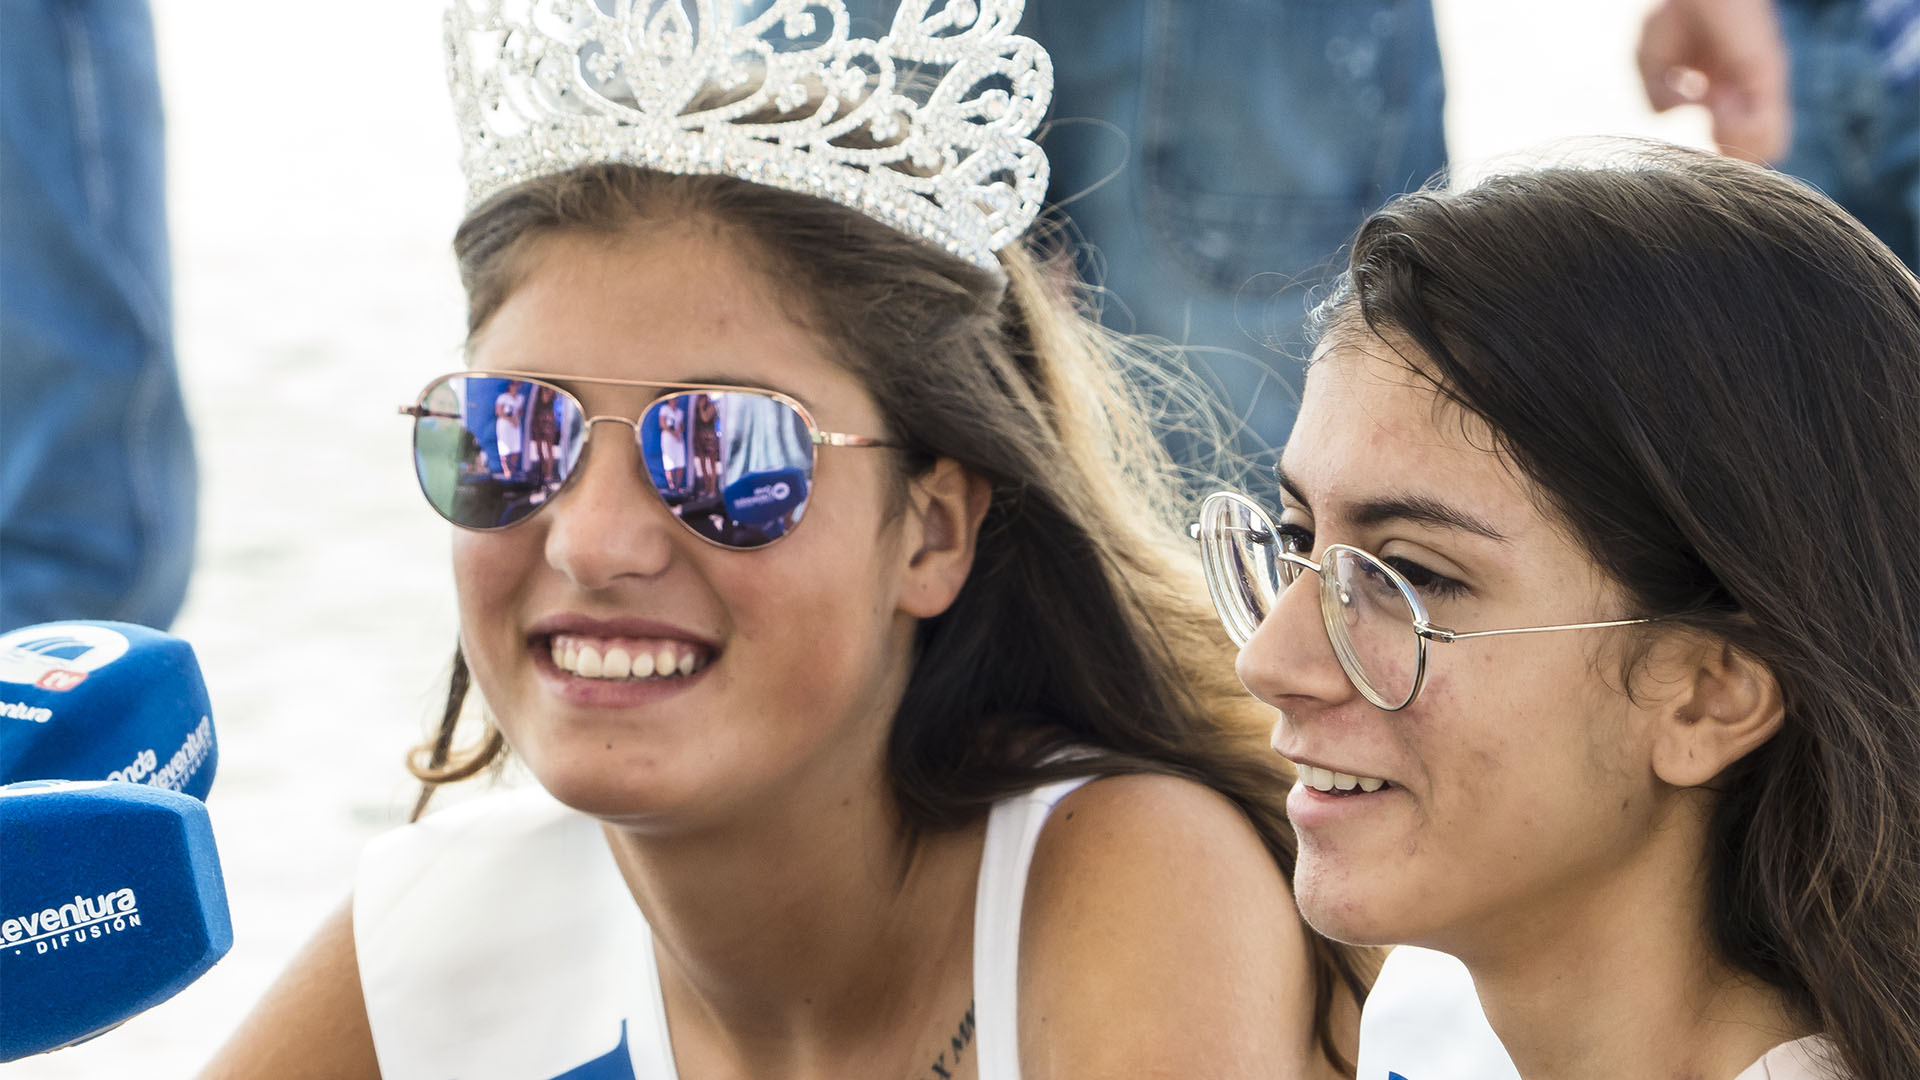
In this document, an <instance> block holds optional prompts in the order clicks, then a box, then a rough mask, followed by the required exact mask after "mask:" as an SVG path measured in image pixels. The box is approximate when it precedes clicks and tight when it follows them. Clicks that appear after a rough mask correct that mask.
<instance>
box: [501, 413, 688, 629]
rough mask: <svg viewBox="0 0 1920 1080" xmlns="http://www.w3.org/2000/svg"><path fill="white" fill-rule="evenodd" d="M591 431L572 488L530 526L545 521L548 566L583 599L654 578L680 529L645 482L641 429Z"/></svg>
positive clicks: (615, 421)
mask: <svg viewBox="0 0 1920 1080" xmlns="http://www.w3.org/2000/svg"><path fill="white" fill-rule="evenodd" d="M602 421H610V423H608V424H605V425H602V423H601V422H602ZM588 424H589V425H590V431H589V434H588V436H587V448H586V451H585V452H584V453H583V454H582V455H581V461H580V462H579V464H578V465H577V466H576V470H577V471H576V474H575V475H574V477H573V481H572V483H570V484H568V485H567V488H566V490H565V491H563V492H561V493H560V495H559V496H558V497H557V498H556V499H555V500H554V503H553V505H552V506H550V507H548V508H547V511H546V513H544V514H540V515H538V516H537V517H536V518H535V520H540V519H545V520H546V526H547V535H546V543H545V554H546V559H547V563H548V564H549V565H551V566H552V567H553V568H554V569H556V570H558V571H560V572H561V573H563V574H565V575H566V576H567V577H568V578H569V579H570V580H572V581H573V582H574V584H576V585H578V586H580V587H581V588H582V589H586V590H588V591H593V590H598V589H605V588H608V587H610V586H612V585H613V584H615V583H616V582H618V581H619V580H620V579H622V578H627V577H642V578H645V577H655V576H658V575H659V574H662V573H664V572H665V571H666V569H667V567H668V565H669V564H671V563H672V561H673V550H674V548H673V539H674V531H675V530H679V529H681V528H682V527H681V525H680V524H679V522H677V521H674V520H672V518H673V515H672V514H671V513H670V512H669V511H668V510H667V508H666V506H665V504H663V503H662V502H661V501H660V496H659V494H658V493H657V492H655V491H654V490H653V483H652V481H651V480H650V479H649V477H648V476H647V473H646V465H645V463H644V462H642V461H641V459H640V440H639V438H638V436H639V426H638V425H637V424H635V423H634V422H633V421H631V420H628V419H625V418H623V417H618V416H612V417H594V418H593V419H591V420H589V421H588Z"/></svg>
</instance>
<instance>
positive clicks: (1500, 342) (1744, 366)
mask: <svg viewBox="0 0 1920 1080" xmlns="http://www.w3.org/2000/svg"><path fill="white" fill-rule="evenodd" d="M1323 310H1324V312H1325V316H1324V317H1325V319H1326V325H1327V326H1328V328H1329V329H1330V331H1331V332H1336V333H1337V332H1340V328H1341V327H1343V326H1348V325H1358V324H1356V323H1354V321H1353V320H1354V317H1355V316H1356V315H1357V316H1358V319H1359V320H1360V321H1361V322H1363V323H1364V325H1365V327H1366V328H1368V329H1369V330H1371V331H1372V332H1374V333H1376V334H1382V335H1387V334H1391V335H1393V336H1394V337H1395V338H1397V339H1398V340H1402V341H1407V342H1410V343H1411V344H1412V345H1414V346H1416V347H1417V349H1418V350H1419V353H1420V354H1421V364H1419V365H1415V369H1416V370H1422V369H1423V368H1430V370H1429V371H1427V374H1428V377H1429V378H1432V379H1434V380H1435V382H1436V383H1437V384H1438V386H1439V387H1440V389H1441V391H1442V392H1443V393H1444V394H1446V395H1448V396H1449V397H1451V398H1453V399H1454V400H1456V401H1458V402H1459V403H1461V404H1462V405H1464V406H1465V407H1466V408H1467V409H1469V410H1471V411H1472V412H1473V413H1475V414H1477V415H1479V416H1480V417H1481V418H1483V419H1485V420H1486V421H1487V423H1488V424H1489V425H1491V427H1492V429H1493V431H1494V433H1495V437H1496V439H1497V440H1498V442H1499V448H1500V450H1501V451H1502V452H1503V453H1505V454H1506V455H1508V456H1509V457H1510V458H1511V459H1512V460H1513V461H1514V462H1515V463H1517V464H1518V466H1519V467H1520V468H1521V469H1522V470H1523V471H1524V473H1525V475H1527V476H1528V477H1529V478H1530V479H1531V480H1532V481H1533V482H1534V483H1535V484H1536V485H1538V487H1539V489H1540V490H1541V491H1542V492H1543V493H1544V495H1545V496H1546V498H1547V499H1548V500H1549V501H1550V502H1551V504H1552V506H1553V508H1554V509H1556V510H1557V511H1558V513H1559V514H1560V515H1561V516H1563V517H1564V519H1565V521H1566V522H1567V523H1568V525H1569V526H1570V527H1571V529H1572V531H1573V533H1574V534H1575V535H1576V536H1578V537H1579V538H1580V539H1581V540H1582V541H1583V542H1584V544H1585V546H1586V549H1587V551H1588V552H1589V553H1590V554H1591V555H1592V557H1593V558H1594V559H1595V560H1596V561H1597V562H1598V563H1599V564H1600V565H1601V566H1602V567H1603V568H1604V569H1605V570H1606V571H1607V572H1608V573H1609V574H1610V575H1611V576H1612V577H1613V579H1614V580H1615V581H1617V582H1618V583H1619V584H1620V585H1621V586H1622V587H1623V588H1624V589H1625V591H1626V594H1627V595H1628V597H1629V598H1630V602H1631V603H1632V604H1633V605H1635V606H1636V607H1637V608H1638V610H1639V613H1640V614H1645V615H1658V616H1661V617H1663V618H1664V619H1666V620H1669V621H1671V622H1675V623H1680V624H1683V625H1685V626H1689V627H1692V628H1696V629H1699V630H1702V631H1705V632H1707V633H1710V634H1713V635H1717V636H1718V637H1719V638H1720V639H1722V640H1724V641H1726V642H1728V643H1730V644H1731V645H1733V646H1734V647H1735V648H1737V649H1740V650H1742V651H1744V652H1745V653H1747V654H1749V655H1750V656H1753V657H1755V658H1757V659H1759V660H1760V661H1762V662H1764V663H1765V664H1766V665H1767V666H1768V667H1769V668H1770V669H1771V670H1772V671H1773V673H1774V675H1775V677H1776V678H1777V679H1778V680H1779V683H1780V686H1781V689H1782V691H1783V694H1784V699H1785V703H1786V720H1785V724H1784V726H1783V727H1782V729H1781V730H1780V732H1779V733H1778V734H1777V735H1775V736H1774V737H1773V738H1772V739H1771V740H1770V741H1769V742H1768V743H1767V744H1766V745H1764V746H1763V747H1761V748H1760V749H1758V750H1756V751H1754V752H1753V753H1751V754H1749V755H1747V756H1746V757H1745V758H1744V759H1742V760H1741V761H1739V762H1738V763H1736V764H1735V765H1733V766H1731V767H1730V768H1729V769H1727V770H1726V771H1725V773H1724V774H1723V775H1722V776H1720V777H1719V778H1718V779H1717V781H1716V784H1715V787H1716V789H1717V791H1718V801H1717V803H1716V807H1715V811H1714V816H1713V818H1712V821H1711V823H1710V834H1709V848H1708V850H1707V851H1705V852H1703V853H1702V856H1703V859H1704V861H1705V865H1706V868H1707V876H1708V882H1709V885H1708V888H1709V896H1708V897H1707V901H1708V906H1709V910H1710V912H1711V919H1712V933H1713V935H1714V938H1715V942H1716V944H1717V946H1718V948H1719V950H1720V951H1721V952H1722V953H1723V954H1724V956H1725V957H1726V959H1727V960H1729V961H1731V962H1732V963H1733V964H1734V965H1736V966H1737V967H1739V968H1741V969H1744V970H1745V971H1747V972H1750V973H1752V974H1753V975H1756V976H1758V977H1759V978H1761V979H1763V980H1765V981H1766V982H1767V983H1769V984H1771V985H1773V986H1775V987H1777V988H1778V989H1779V990H1780V991H1781V993H1782V994H1783V995H1784V997H1785V999H1786V1001H1787V1002H1788V1004H1789V1006H1790V1007H1791V1008H1792V1009H1793V1010H1794V1011H1795V1012H1796V1013H1797V1014H1798V1016H1799V1018H1800V1019H1801V1020H1802V1021H1803V1022H1804V1023H1806V1024H1807V1025H1808V1026H1810V1027H1811V1028H1813V1029H1815V1030H1818V1031H1821V1032H1824V1033H1825V1034H1826V1035H1827V1036H1828V1037H1829V1038H1830V1039H1832V1040H1833V1042H1834V1043H1835V1044H1836V1046H1837V1047H1838V1049H1839V1053H1840V1056H1841V1058H1842V1059H1843V1061H1844V1064H1845V1066H1846V1068H1847V1070H1848V1071H1849V1072H1850V1074H1851V1075H1852V1076H1854V1077H1857V1078H1859V1080H1911V1078H1913V1077H1916V1076H1920V555H1917V554H1916V551H1915V549H1914V544H1915V542H1916V540H1920V282H1916V281H1915V280H1914V277H1913V275H1912V274H1911V273H1909V272H1908V271H1907V269H1906V268H1905V267H1904V266H1903V265H1901V263H1900V262H1899V261H1898V259H1896V258H1895V256H1894V255H1893V254H1892V253H1891V252H1890V251H1888V250H1887V249H1886V247H1885V246H1884V245H1882V244H1881V243H1880V242H1878V241H1877V240H1875V239H1874V238H1873V237H1872V236H1871V235H1870V234H1869V233H1868V232H1867V231H1866V230H1865V229H1863V228H1862V227H1861V226H1860V225H1858V224H1857V223H1855V222H1854V221H1853V220H1852V219H1850V218H1848V217H1847V216H1846V214H1845V213H1843V212H1842V211H1841V210H1840V209H1839V208H1838V207H1836V206H1835V205H1834V204H1833V203H1831V202H1829V201H1828V200H1826V199H1825V198H1823V197H1821V196H1820V195H1819V194H1817V193H1815V192H1813V191H1811V190H1809V189H1807V188H1805V187H1802V186H1801V185H1799V184H1798V183H1796V182H1794V181H1792V180H1790V179H1787V178H1785V177H1783V176H1780V175H1779V174H1776V173H1771V172H1768V171H1765V170H1763V169H1760V168H1757V167H1753V166H1749V165H1745V164H1742V163H1740V162H1736V161H1732V160H1729V159H1726V158H1719V157H1713V156H1711V155H1707V154H1702V153H1696V152H1691V151H1682V150H1668V149H1656V148H1652V147H1642V148H1638V149H1636V150H1635V151H1634V152H1633V153H1632V154H1631V155H1629V156H1627V157H1626V158H1623V159H1622V160H1620V161H1618V162H1616V163H1614V164H1612V165H1608V166H1602V167H1591V168H1548V169H1543V170H1539V171H1533V172H1526V173H1520V174H1516V175H1509V176H1501V177H1496V178H1493V179H1490V180H1487V181H1484V182H1482V183H1480V184H1479V185H1477V186H1475V187H1472V188H1471V189H1468V190H1465V191H1461V192H1458V193H1448V192H1444V191H1426V192H1421V193H1418V194H1415V195H1412V196H1409V197H1406V198H1404V199H1401V200H1398V201H1396V202H1395V203H1394V204H1392V205H1390V206H1389V207H1388V208H1387V209H1385V210H1383V211H1382V212H1380V213H1378V214H1376V215H1375V216H1374V217H1373V218H1372V219H1370V220H1369V221H1368V222H1367V223H1366V225H1365V226H1364V227H1363V228H1362V229H1361V231H1360V233H1359V235H1358V237H1357V239H1356V242H1355V245H1354V250H1353V253H1352V258H1351V261H1350V269H1349V273H1348V276H1347V277H1346V279H1345V280H1344V282H1343V284H1342V285H1341V286H1340V287H1339V288H1338V289H1337V290H1336V292H1335V294H1334V296H1333V297H1332V298H1331V299H1330V301H1329V303H1328V304H1327V305H1326V306H1325V308H1324V309H1323Z"/></svg>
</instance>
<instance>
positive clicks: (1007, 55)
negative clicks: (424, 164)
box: [446, 0, 1053, 273]
mask: <svg viewBox="0 0 1920 1080" xmlns="http://www.w3.org/2000/svg"><path fill="white" fill-rule="evenodd" d="M1024 6H1025V0H944V2H939V0H902V2H901V3H900V5H899V9H898V10H897V11H896V12H895V14H894V17H893V26H892V28H891V29H889V30H888V31H887V32H886V33H885V34H883V35H881V36H880V37H878V38H874V39H871V40H869V39H865V38H855V37H850V36H849V35H848V23H849V18H848V15H847V10H846V5H845V4H844V2H843V0H756V2H754V3H750V4H737V3H735V2H734V0H453V3H452V7H451V8H449V10H448V11H447V16H446V34H447V58H448V79H449V82H450V83H451V85H452V90H453V105H454V113H455V116H456V118H457V119H458V121H459V124H460V132H461V141H462V148H461V168H462V169H463V170H464V171H465V173H466V177H467V205H468V208H469V209H471V208H472V207H474V206H477V205H478V204H479V203H480V202H482V201H484V200H485V199H487V198H489V197H491V196H493V195H495V194H497V193H498V192H500V191H502V190H505V189H506V188H508V187H511V186H513V185H515V184H518V183H521V182H523V181H526V180H531V179H534V178H535V177H540V176H547V175H551V174H553V173H558V172H564V171H566V170H568V169H572V168H576V167H578V166H581V165H589V164H594V163H599V162H620V163H625V164H629V165H636V166H640V167H643V168H648V169H657V170H660V171H663V172H670V173H682V174H716V175H726V176H735V177H739V178H740V179H742V180H750V181H753V182H754V183H759V184H767V185H770V186H772V187H777V188H783V189H785V190H788V191H794V192H799V193H801V194H805V195H814V196H818V197H820V198H823V199H830V200H832V201H834V202H836V203H840V204H842V205H844V206H847V207H850V208H852V209H854V210H858V211H860V212H861V213H863V214H867V215H868V216H870V217H873V218H875V219H877V220H879V221H881V222H884V223H886V224H888V225H891V226H893V227H894V228H896V229H899V230H901V231H902V232H905V233H908V234H911V235H913V236H915V237H919V238H922V239H925V240H928V241H931V242H932V243H934V244H936V245H938V246H940V247H942V248H944V249H946V250H947V251H950V252H952V253H953V254H955V255H958V256H960V257H961V258H963V259H966V260H968V261H969V262H972V263H974V264H975V265H978V266H980V267H983V268H985V269H987V270H991V271H994V272H995V273H998V272H999V270H1000V265H999V262H998V260H996V259H995V258H994V255H993V253H994V252H995V251H997V250H999V249H1000V248H1001V247H1002V246H1004V245H1006V244H1007V243H1008V242H1009V241H1011V240H1013V239H1014V238H1015V237H1017V236H1019V235H1020V234H1021V233H1022V232H1024V231H1025V230H1026V228H1027V226H1028V225H1029V224H1031V223H1032V222H1033V219H1034V216H1035V215H1036V214H1038V213H1039V210H1040V201H1041V199H1042V197H1043V196H1044V195H1045V193H1046V188H1047V158H1046V154H1045V153H1043V152H1042V151H1041V149H1040V147H1039V145H1038V144H1036V143H1035V142H1034V141H1033V139H1032V137H1031V136H1032V133H1033V130H1034V128H1035V127H1037V126H1038V125H1039V123H1040V118H1041V116H1042V115H1043V114H1044V113H1045V112H1046V109H1047V102H1048V100H1049V99H1050V98H1051V97H1052V96H1053V64H1052V62H1051V61H1050V60H1049V59H1048V58H1047V54H1046V51H1045V50H1044V49H1042V48H1041V47H1040V46H1039V45H1038V44H1037V43H1035V42H1034V41H1032V40H1031V39H1028V38H1024V37H1019V36H1017V35H1016V34H1014V32H1013V31H1014V28H1015V27H1016V26H1017V25H1018V24H1019V22H1020V13H1021V10H1022V8H1023V7H1024ZM742 8H744V9H746V10H744V11H743V10H741V9H742ZM935 8H937V10H934V9H935Z"/></svg>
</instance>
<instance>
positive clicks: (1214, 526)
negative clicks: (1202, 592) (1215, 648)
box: [1187, 491, 1655, 712]
mask: <svg viewBox="0 0 1920 1080" xmlns="http://www.w3.org/2000/svg"><path fill="white" fill-rule="evenodd" d="M1187 531H1188V533H1189V535H1191V536H1192V537H1193V538H1194V539H1196V540H1198V541H1200V561H1201V563H1202V565H1203V566H1204V568H1205V570H1206V576H1207V591H1208V592H1209V593H1211V594H1212V596H1213V606H1214V610H1215V611H1217V612H1219V614H1220V621H1221V623H1223V624H1224V625H1225V626H1226V628H1227V633H1228V635H1229V636H1231V637H1232V638H1233V641H1234V644H1236V645H1245V644H1246V643H1247V642H1248V640H1250V639H1251V638H1252V637H1253V634H1254V631H1256V630H1258V629H1259V628H1260V624H1261V622H1263V621H1264V620H1265V619H1266V617H1267V614H1268V613H1269V612H1271V611H1272V610H1273V605H1274V602H1275V601H1276V600H1277V599H1278V598H1279V595H1280V593H1281V591H1282V590H1283V589H1285V588H1286V587H1287V586H1289V585H1292V584H1293V583H1294V581H1295V580H1297V579H1298V578H1299V577H1300V575H1301V574H1302V573H1303V572H1305V571H1308V570H1311V571H1313V572H1314V573H1315V574H1318V575H1319V576H1320V621H1321V623H1322V624H1324V625H1325V627H1326V631H1327V640H1328V641H1329V642H1331V643H1332V645H1333V654H1334V656H1335V657H1336V658H1337V659H1338V660H1339V661H1340V667H1341V669H1342V670H1344V671H1345V672H1346V673H1347V679H1348V681H1349V682H1351V683H1353V687H1354V689H1356V690H1358V691H1360V694H1361V696H1363V697H1365V698H1366V699H1367V700H1368V701H1370V702H1372V703H1373V704H1374V705H1375V706H1376V707H1378V708H1381V709H1384V710H1386V711H1387V712H1398V711H1399V710H1401V709H1404V708H1406V707H1407V706H1408V705H1411V704H1412V703H1413V699H1414V698H1415V697H1416V696H1417V695H1418V694H1419V693H1420V687H1421V685H1422V684H1424V683H1425V682H1426V677H1427V643H1428V642H1429V641H1438V642H1441V643H1443V644H1445V643H1451V642H1455V641H1465V640H1468V639H1469V638H1483V637H1495V636H1498V635H1502V634H1541V633H1547V632H1549V631H1554V630H1598V629H1601V628H1604V627H1609V626H1632V625H1634V624H1636V623H1645V622H1653V621H1655V620H1654V619H1651V618H1641V619H1612V620H1608V621H1606V622H1584V623H1565V624H1562V625H1558V626H1515V627H1508V628H1505V629H1501V630H1470V631H1468V630H1452V629H1448V628H1447V627H1444V626H1435V625H1434V624H1433V621H1432V620H1431V619H1429V618H1428V617H1427V607H1426V604H1425V603H1423V602H1422V601H1421V599H1420V596H1419V594H1418V593H1416V592H1415V591H1414V588H1413V586H1412V585H1411V584H1410V583H1409V582H1408V581H1407V579H1406V577H1405V576H1403V575H1402V574H1401V573H1400V572H1399V571H1398V570H1395V569H1394V568H1393V567H1391V566H1389V565H1387V564H1386V563H1385V562H1382V561H1381V560H1380V559H1379V558H1377V557H1376V556H1374V555H1372V554H1370V553H1369V552H1366V551H1362V550H1361V549H1359V548H1357V547H1353V546H1352V545H1349V544H1328V545H1327V547H1326V549H1325V551H1324V552H1323V553H1322V554H1321V556H1320V561H1319V562H1314V561H1313V560H1312V559H1310V558H1308V557H1307V556H1305V555H1302V554H1300V553H1299V552H1296V551H1288V550H1287V549H1286V544H1285V542H1284V540H1283V539H1282V537H1281V535H1280V533H1279V530H1277V529H1276V528H1275V527H1274V524H1273V521H1272V519H1270V518H1268V517H1267V515H1266V513H1265V512H1264V511H1262V510H1261V509H1260V507H1259V506H1257V505H1255V504H1254V502H1253V501H1252V500H1251V499H1248V498H1247V497H1246V496H1244V495H1241V494H1239V493H1238V492H1233V491H1217V492H1214V493H1213V494H1212V495H1209V496H1207V498H1206V501H1205V502H1203V503H1201V505H1200V520H1199V521H1198V522H1195V523H1194V524H1192V525H1189V526H1188V527H1187Z"/></svg>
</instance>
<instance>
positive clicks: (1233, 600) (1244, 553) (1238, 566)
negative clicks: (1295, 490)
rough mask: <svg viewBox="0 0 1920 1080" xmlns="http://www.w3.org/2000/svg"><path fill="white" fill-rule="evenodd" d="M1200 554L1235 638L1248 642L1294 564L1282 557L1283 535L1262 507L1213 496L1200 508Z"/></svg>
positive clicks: (1218, 609) (1222, 615) (1215, 600)
mask: <svg viewBox="0 0 1920 1080" xmlns="http://www.w3.org/2000/svg"><path fill="white" fill-rule="evenodd" d="M1200 538H1201V545H1200V555H1201V562H1202V566H1203V568H1204V569H1205V571H1206V576H1207V592H1208V593H1209V594H1210V595H1211V596H1212V597H1213V606H1214V610H1215V611H1216V612H1218V613H1219V615H1220V622H1221V623H1222V624H1223V625H1224V626H1225V627H1226V628H1227V634H1228V635H1229V636H1230V637H1232V638H1233V641H1234V644H1236V645H1245V644H1246V643H1247V640H1248V639H1249V638H1251V637H1253V633H1254V631H1255V630H1258V629H1259V628H1260V623H1261V622H1262V621H1263V620H1265V619H1266V617H1267V612H1269V611H1271V610H1273V601H1274V597H1275V596H1276V595H1278V594H1279V591H1280V587H1281V586H1282V585H1283V584H1284V583H1285V582H1286V581H1291V580H1292V579H1293V574H1294V573H1295V572H1296V571H1295V568H1294V567H1293V566H1292V565H1291V564H1290V563H1285V562H1282V561H1281V559H1280V543H1279V538H1278V537H1277V536H1275V535H1274V531H1273V524H1272V523H1271V522H1269V521H1268V520H1267V519H1266V515H1264V514H1262V513H1261V512H1260V511H1259V509H1258V508H1257V507H1255V506H1253V505H1252V504H1250V503H1246V502H1242V501H1240V500H1238V499H1226V498H1217V497H1216V498H1210V499H1208V500H1207V501H1206V502H1205V503H1204V504H1202V506H1201V508H1200Z"/></svg>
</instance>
